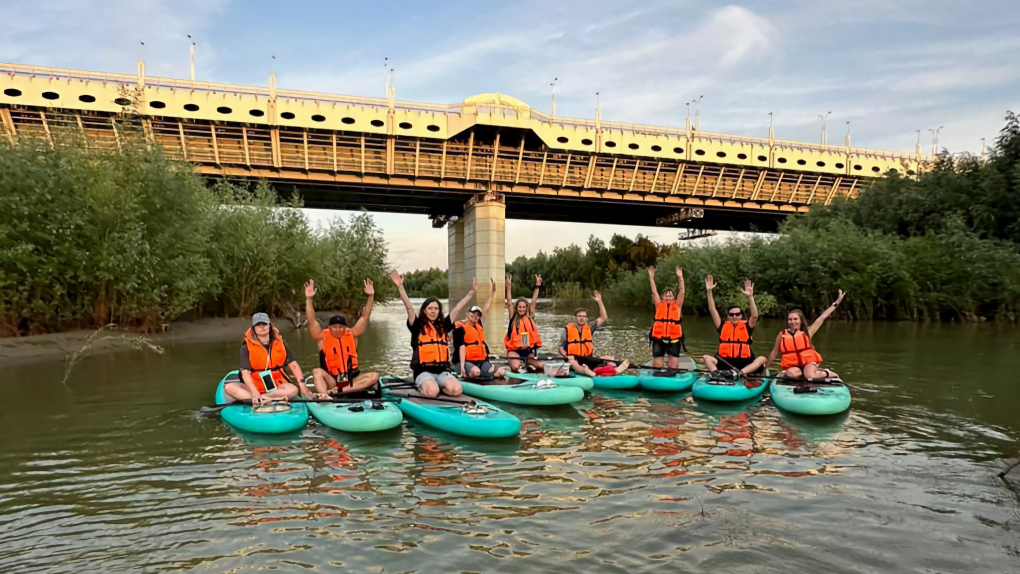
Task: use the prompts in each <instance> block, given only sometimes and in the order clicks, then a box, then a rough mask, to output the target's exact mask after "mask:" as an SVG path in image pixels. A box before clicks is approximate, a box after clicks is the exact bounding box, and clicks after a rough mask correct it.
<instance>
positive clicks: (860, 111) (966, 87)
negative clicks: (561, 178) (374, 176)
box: [0, 0, 1020, 269]
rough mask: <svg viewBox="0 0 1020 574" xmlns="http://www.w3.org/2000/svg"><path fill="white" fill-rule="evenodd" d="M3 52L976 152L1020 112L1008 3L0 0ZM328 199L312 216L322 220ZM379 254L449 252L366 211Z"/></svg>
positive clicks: (533, 226)
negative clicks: (388, 73) (690, 110)
mask: <svg viewBox="0 0 1020 574" xmlns="http://www.w3.org/2000/svg"><path fill="white" fill-rule="evenodd" d="M3 4H4V8H3V13H4V16H5V17H4V20H5V23H4V26H3V27H4V34H3V35H2V36H0V61H7V62H15V63H22V64H37V65H46V66H56V67H67V68H78V69H88V70H98V71H109V72H125V73H132V72H133V71H134V65H135V62H136V61H137V60H138V58H139V48H140V47H139V44H138V43H139V41H144V42H145V44H146V47H145V60H146V66H147V67H146V71H147V73H148V74H149V75H151V76H169V77H181V78H186V77H187V74H188V39H187V37H186V35H187V34H191V35H192V36H193V37H194V38H195V40H196V42H197V48H196V52H197V65H196V69H197V75H198V78H199V79H202V80H209V81H217V82H227V83H237V84H246V85H265V84H266V82H267V78H268V76H269V73H270V68H271V56H273V55H275V56H276V71H277V75H278V78H279V85H280V87H284V88H292V89H304V90H315V91H326V92H333V93H343V94H353V95H364V96H380V97H381V96H382V95H383V85H384V84H383V82H384V80H383V74H382V70H383V66H382V62H383V58H384V57H388V58H389V59H390V61H391V62H392V64H393V67H394V69H395V85H396V94H397V97H398V98H399V99H406V100H421V101H429V102H440V103H452V102H457V101H460V100H463V99H464V98H466V97H469V96H471V95H474V94H479V93H486V92H502V93H505V94H509V95H512V96H514V97H517V98H520V99H522V100H524V101H525V102H527V103H528V104H530V105H531V106H533V107H535V108H538V109H541V110H544V111H548V108H549V99H550V98H549V83H550V82H551V81H552V79H553V78H555V77H558V78H559V82H558V87H557V112H558V115H563V116H571V117H583V118H591V117H593V116H594V107H595V92H600V93H601V100H602V110H603V111H602V114H603V118H605V119H607V120H615V121H627V122H636V123H647V124H656V125H668V126H683V125H684V118H685V116H686V110H687V108H686V106H685V103H686V102H688V101H690V100H691V99H693V98H697V97H698V96H702V95H703V96H704V99H703V100H702V104H701V115H702V119H701V126H702V129H704V130H706V131H717V132H730V133H735V134H741V135H758V136H761V135H767V132H768V113H769V112H774V114H775V125H776V135H777V137H779V138H783V139H799V140H805V141H818V138H819V119H818V115H819V114H821V113H825V112H827V111H830V110H831V111H832V115H831V116H830V119H829V132H830V135H829V141H830V143H841V142H842V141H843V136H844V135H845V133H846V123H845V122H846V121H850V122H851V124H850V128H851V136H852V139H853V144H854V145H855V146H860V147H871V148H879V149H895V150H905V151H913V149H914V144H915V142H916V139H917V134H916V130H918V129H920V130H922V146H924V147H925V149H927V148H928V147H930V145H931V136H930V134H929V133H928V129H929V128H936V127H938V126H945V127H944V128H943V129H942V131H941V136H940V145H941V147H947V148H949V149H950V150H951V151H970V152H974V153H976V152H978V151H979V150H980V147H981V143H980V138H982V137H987V138H988V139H989V141H990V140H991V139H992V138H993V137H994V136H995V134H996V133H997V131H998V129H999V128H1000V127H1001V123H1002V117H1003V114H1004V112H1005V110H1007V109H1013V110H1016V111H1020V105H1018V104H1020V58H1018V57H1017V54H1018V53H1020V33H1017V29H1018V24H1020V2H1017V1H1016V0H998V1H992V0H987V1H982V0H971V1H968V2H948V1H939V0H928V1H925V2H921V1H914V0H897V1H889V0H844V1H840V2H830V1H826V0H803V1H800V0H790V1H781V0H774V1H762V0H759V1H757V2H744V3H725V2H688V1H662V2H659V1H649V2H620V1H598V0H595V1H591V0H589V1H586V2H548V1H547V2H453V1H447V2H431V3H422V2H382V1H376V2H336V1H334V2H326V1H318V2H316V1H310V2H300V1H291V2H287V3H284V2H263V1H251V0H247V1H245V2H239V1H229V0H177V1H170V0H134V1H127V0H102V1H93V0H4V2H3ZM334 215H336V214H326V213H316V214H314V217H315V219H316V220H317V221H320V220H323V219H325V218H328V217H330V216H334ZM378 220H379V221H380V223H381V224H382V225H383V227H384V230H385V231H386V233H387V238H388V239H389V240H390V243H391V255H392V259H393V262H394V263H395V264H396V265H398V267H400V268H402V269H409V268H416V267H419V266H429V265H440V266H444V267H445V262H446V236H445V231H442V230H433V229H432V228H431V226H430V225H429V222H428V221H427V220H426V219H425V218H424V217H418V216H397V215H380V216H379V217H378ZM621 230H622V231H623V232H625V233H628V234H630V235H633V234H635V233H637V232H639V231H641V232H644V233H645V234H646V235H650V236H651V237H653V238H655V239H657V240H660V241H669V240H671V239H672V238H673V237H674V233H675V232H673V231H666V230H655V229H640V228H632V227H619V228H617V227H613V226H602V227H595V226H591V225H585V226H583V228H582V227H581V226H580V225H578V224H561V223H548V222H513V221H512V222H508V225H507V232H508V237H513V238H516V239H511V240H508V246H507V250H508V251H507V257H508V258H510V259H512V258H513V257H515V256H517V255H519V254H527V255H532V254H534V253H535V252H536V251H538V249H546V250H549V249H551V248H552V247H553V246H555V245H560V244H566V243H570V242H572V241H576V240H577V238H578V237H587V235H588V234H589V233H590V232H593V231H594V232H596V234H598V235H601V236H603V237H608V236H609V235H611V234H612V233H613V232H614V231H616V232H619V231H621Z"/></svg>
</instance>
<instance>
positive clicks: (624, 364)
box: [616, 359, 630, 375]
mask: <svg viewBox="0 0 1020 574" xmlns="http://www.w3.org/2000/svg"><path fill="white" fill-rule="evenodd" d="M629 366H630V361H628V360H626V359H624V360H623V362H622V363H620V364H619V365H617V366H616V374H617V375H619V374H620V373H622V372H624V371H626V370H627V367H629Z"/></svg>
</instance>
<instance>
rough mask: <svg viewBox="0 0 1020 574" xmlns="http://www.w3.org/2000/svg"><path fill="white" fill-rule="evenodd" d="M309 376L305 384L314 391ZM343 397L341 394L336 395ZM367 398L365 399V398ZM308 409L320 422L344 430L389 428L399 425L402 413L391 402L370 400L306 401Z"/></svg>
mask: <svg viewBox="0 0 1020 574" xmlns="http://www.w3.org/2000/svg"><path fill="white" fill-rule="evenodd" d="M310 380H311V377H308V378H306V379H305V385H306V386H308V388H309V389H310V390H311V391H312V392H315V387H314V386H313V385H310V384H309V382H310ZM338 398H340V399H343V394H340V395H338ZM366 400H367V399H366ZM306 404H307V405H308V410H309V411H310V412H311V413H312V416H313V417H315V419H316V420H317V421H319V422H320V423H322V424H324V425H326V426H328V427H330V428H335V429H336V430H341V431H344V432H375V431H381V430H387V429H391V428H393V427H395V426H398V425H400V423H401V422H403V420H404V415H403V414H401V412H400V409H399V408H397V406H396V405H395V404H393V403H383V402H378V401H372V402H370V403H368V404H366V403H365V402H359V403H350V402H343V403H306Z"/></svg>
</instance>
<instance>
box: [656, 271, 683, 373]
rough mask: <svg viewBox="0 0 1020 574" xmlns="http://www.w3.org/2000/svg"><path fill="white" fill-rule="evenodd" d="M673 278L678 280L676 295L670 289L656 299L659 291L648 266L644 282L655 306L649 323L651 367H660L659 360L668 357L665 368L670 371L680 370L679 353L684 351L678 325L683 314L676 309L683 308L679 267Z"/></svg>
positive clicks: (681, 276) (681, 332)
mask: <svg viewBox="0 0 1020 574" xmlns="http://www.w3.org/2000/svg"><path fill="white" fill-rule="evenodd" d="M676 277H677V280H678V281H679V288H678V289H677V292H676V295H674V294H673V290H672V289H666V290H665V291H663V292H662V297H659V291H658V289H656V287H655V267H652V266H649V267H648V280H649V282H650V283H651V284H652V304H653V305H655V319H654V320H653V322H652V332H651V335H650V338H651V341H652V368H653V369H661V368H662V358H663V357H665V356H668V357H669V361H668V363H667V364H668V366H669V368H670V369H679V368H680V350H681V349H682V348H684V330H683V328H682V327H681V326H680V323H681V322H683V313H682V312H681V311H680V308H681V307H683V305H684V293H685V292H686V289H685V288H684V272H683V270H681V269H680V266H679V265H677V267H676Z"/></svg>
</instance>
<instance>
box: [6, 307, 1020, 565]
mask: <svg viewBox="0 0 1020 574" xmlns="http://www.w3.org/2000/svg"><path fill="white" fill-rule="evenodd" d="M571 311H572V308H570V309H566V308H564V309H559V310H557V309H547V310H542V311H541V312H540V313H539V315H538V323H539V325H540V327H541V329H542V334H543V337H544V338H545V339H546V341H547V347H549V346H551V343H552V341H554V340H555V338H556V334H555V333H556V328H557V327H559V326H561V325H562V324H563V323H565V322H566V321H567V320H569V316H568V313H569V312H571ZM610 313H611V321H610V323H609V325H608V326H607V328H606V329H605V331H603V332H599V333H597V334H596V343H597V347H598V349H599V350H600V351H604V352H615V353H617V354H618V355H620V356H627V357H631V358H633V359H635V360H644V359H647V358H648V356H649V354H648V349H647V346H646V345H645V343H644V334H645V331H646V330H647V326H648V320H649V319H648V315H647V313H645V312H640V311H634V310H627V309H611V310H610ZM403 320H404V315H403V309H402V308H401V307H399V306H394V305H386V306H380V307H379V308H377V310H376V312H375V313H374V315H373V323H372V326H371V329H370V331H369V332H368V333H367V334H366V336H365V337H364V338H363V340H362V342H361V357H362V359H361V361H362V364H364V365H365V366H366V368H374V369H378V370H380V371H385V372H389V373H394V374H404V373H406V372H407V371H408V369H407V362H408V360H409V356H410V349H409V347H408V340H409V335H408V332H407V329H406V327H405V326H404V325H403ZM493 323H494V324H495V326H489V331H490V333H489V334H490V338H493V339H497V338H499V337H500V336H499V335H498V334H495V335H494V333H493V332H494V331H495V332H498V331H500V330H501V329H503V328H504V325H503V320H502V319H497V318H493ZM684 326H685V329H686V330H687V333H688V345H689V347H690V350H691V353H692V354H693V355H700V354H702V353H705V352H710V351H711V350H712V348H713V346H714V345H713V343H712V338H713V333H714V330H713V328H712V325H711V323H710V321H708V320H707V319H688V320H686V321H685V323H684ZM781 328H782V324H781V323H779V322H766V323H764V324H763V325H762V326H760V327H759V328H758V335H759V339H760V340H761V341H763V342H762V343H758V344H756V346H755V348H756V351H757V352H759V353H767V352H768V350H769V349H770V347H771V345H770V344H769V343H770V342H771V340H772V339H773V338H774V336H775V334H776V332H777V331H778V330H779V329H781ZM237 335H238V336H237V338H232V339H229V340H223V341H218V342H201V343H177V344H173V345H167V346H166V353H165V354H163V355H156V354H152V353H141V352H121V353H109V354H100V355H96V356H92V357H89V358H87V359H85V360H84V361H82V362H81V363H80V364H79V365H78V366H77V367H76V368H75V370H74V372H73V374H72V377H71V379H70V381H69V384H68V386H67V387H65V386H63V385H62V384H61V383H60V379H61V376H62V373H63V363H62V361H60V360H49V359H48V360H45V361H37V362H31V363H26V364H17V365H14V366H8V367H6V368H4V370H3V374H2V375H0V381H2V382H0V390H2V392H3V396H4V398H5V401H4V403H5V404H4V407H3V414H2V415H0V431H2V433H3V436H4V437H5V440H4V441H3V445H4V446H3V447H0V572H5V573H49V572H52V573H66V572H74V573H77V574H83V573H88V572H97V573H98V572H102V573H106V574H109V573H114V572H125V573H126V572H132V573H133V572H254V571H256V570H266V569H269V570H273V571H277V572H325V571H332V570H334V569H342V570H347V571H352V572H380V573H381V572H664V571H668V572H713V573H721V572H726V573H756V574H760V573H767V572H784V573H788V572H812V573H816V572H837V573H857V572H944V573H948V572H953V573H957V572H981V573H998V572H1020V540H1018V534H1017V533H1018V532H1020V506H1018V497H1017V494H1016V493H1015V492H1013V491H1011V490H1009V489H1008V488H1007V487H1006V486H1005V485H1004V484H1003V483H1002V481H1000V480H999V479H998V478H997V477H996V474H997V473H998V472H999V471H1001V469H1002V468H1003V467H1004V466H1005V465H1006V461H1008V460H1009V459H1011V458H1012V457H1014V456H1015V455H1016V451H1017V449H1018V445H1017V443H1016V442H1015V440H1014V437H1015V436H1017V434H1018V433H1020V418H1018V416H1017V412H1018V407H1020V390H1018V376H1017V372H1018V370H1020V369H1018V368H1020V353H1018V352H1017V351H1018V349H1017V347H1018V346H1020V331H1018V330H1017V329H1015V328H1013V327H1008V326H999V325H953V324H913V323H856V324H848V323H838V322H833V323H831V324H829V325H827V326H826V327H825V328H824V329H823V331H822V332H820V333H819V335H817V336H816V338H815V343H816V346H817V347H818V348H819V350H820V351H821V353H822V354H823V355H824V356H825V358H826V361H827V362H828V363H829V364H830V365H831V366H832V367H834V368H836V369H837V370H839V372H840V373H841V374H842V375H843V376H844V378H845V379H846V380H848V381H851V382H852V383H854V384H856V385H858V386H859V387H861V388H862V389H869V390H872V391H875V392H863V391H856V392H854V402H853V405H852V407H851V410H850V411H849V412H847V413H844V414H841V415H837V416H833V417H826V418H820V419H811V418H805V417H796V416H791V415H789V414H785V413H782V412H780V411H778V410H777V409H776V408H775V407H773V406H772V405H771V404H769V403H768V401H763V402H757V403H754V404H742V405H719V404H715V405H712V404H698V403H697V402H696V401H694V400H693V399H692V398H690V396H689V394H688V393H684V394H679V395H660V394H651V393H645V392H625V391H616V392H603V391H596V392H595V393H593V394H591V395H589V396H587V397H586V398H585V400H584V401H583V402H580V403H577V404H574V405H570V406H564V407H557V408H532V407H515V406H512V405H503V406H504V408H506V409H507V410H509V411H511V412H513V413H514V414H516V415H517V416H519V417H520V418H521V419H522V421H523V423H524V424H523V429H522V431H521V434H520V436H519V437H515V438H512V439H509V440H477V439H468V438H464V437H457V436H454V435H451V434H448V433H446V432H443V431H441V430H437V429H433V428H429V427H427V426H423V425H421V424H418V423H415V422H413V421H406V422H405V423H404V425H402V427H400V428H399V429H394V430H393V431H391V432H383V433H376V434H371V435H351V434H345V433H342V432H338V431H334V430H331V429H329V428H325V427H323V426H321V425H317V424H315V423H314V422H312V423H310V424H309V425H308V427H306V428H305V429H304V430H303V431H301V432H298V433H294V434H293V435H288V436H278V437H266V436H257V435H245V434H242V433H239V432H237V431H235V430H232V429H230V428H229V427H227V426H226V425H225V424H223V423H222V422H221V421H220V420H219V418H218V417H209V416H199V415H198V413H197V410H198V408H199V407H200V406H202V405H206V404H210V403H211V402H212V394H213V390H214V387H215V385H216V383H217V382H218V381H219V380H220V378H222V376H223V374H224V373H225V372H226V371H227V370H230V369H233V368H234V367H235V365H236V363H237V355H238V348H239V344H240V335H241V334H240V333H238V334H237ZM285 337H286V339H287V340H288V342H289V344H290V345H292V347H293V348H294V350H295V351H296V352H297V354H298V356H299V359H300V361H301V363H302V365H303V366H305V368H306V369H310V367H311V366H312V365H313V364H314V357H315V354H316V352H315V347H314V343H313V342H312V341H311V339H310V338H309V337H308V336H307V334H305V333H301V332H291V333H287V334H285ZM1017 475H1020V471H1018V472H1015V473H1014V476H1013V478H1014V480H1016V481H1017V482H1020V476H1017Z"/></svg>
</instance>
